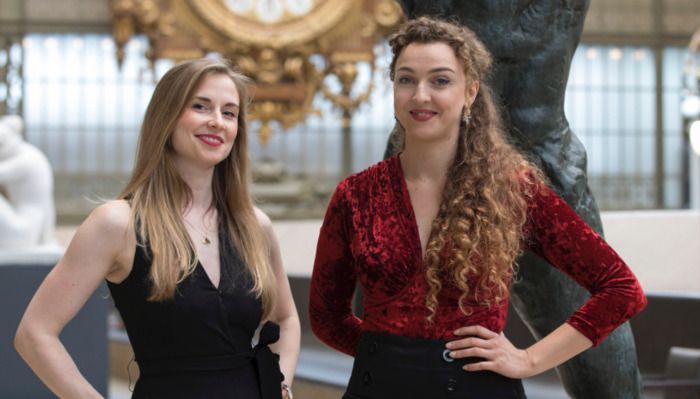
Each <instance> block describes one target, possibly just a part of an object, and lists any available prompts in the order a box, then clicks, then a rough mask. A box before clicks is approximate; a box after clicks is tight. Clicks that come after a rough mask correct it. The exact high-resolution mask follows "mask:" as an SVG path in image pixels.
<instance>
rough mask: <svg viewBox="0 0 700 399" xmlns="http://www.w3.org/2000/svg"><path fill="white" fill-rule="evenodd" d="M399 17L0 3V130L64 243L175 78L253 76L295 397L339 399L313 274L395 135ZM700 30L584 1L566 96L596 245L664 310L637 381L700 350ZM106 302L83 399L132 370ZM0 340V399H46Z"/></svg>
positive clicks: (671, 1) (676, 4) (672, 0)
mask: <svg viewBox="0 0 700 399" xmlns="http://www.w3.org/2000/svg"><path fill="white" fill-rule="evenodd" d="M402 18H403V16H402V15H401V10H400V7H398V5H397V4H395V3H394V2H393V1H391V0H386V1H381V0H377V1H369V0H366V1H363V0H352V1H350V0H340V1H330V0H326V1H323V0H316V1H313V0H306V1H290V0H286V1H285V0H278V1H274V0H267V1H262V0H261V1H253V0H246V1H235V0H229V1H223V0H212V1H186V0H173V1H165V0H160V1H156V0H153V1H148V0H113V1H109V0H53V1H42V0H25V1H21V0H0V116H3V115H19V116H21V117H22V118H23V120H24V124H25V128H24V132H23V137H24V140H26V142H28V143H30V144H31V145H33V146H35V147H36V148H38V149H39V150H40V151H41V152H42V153H43V154H44V155H45V156H46V157H47V158H48V160H49V163H50V166H51V168H52V170H53V178H54V187H53V198H54V204H55V209H56V220H57V228H56V237H57V240H58V242H59V243H60V244H61V245H63V246H65V245H67V243H68V242H69V241H70V238H71V237H72V234H73V233H74V231H75V228H76V226H77V225H78V224H79V223H80V222H81V221H82V219H84V218H85V216H86V215H87V214H88V213H89V212H90V211H91V210H92V209H93V208H94V207H95V206H96V205H97V204H98V203H99V202H100V201H103V200H105V199H110V198H113V197H114V196H115V195H116V194H117V193H118V192H119V190H120V189H121V187H122V186H123V185H124V184H125V182H126V180H127V179H128V176H129V173H130V171H131V168H132V164H133V160H134V155H135V148H136V142H137V137H138V133H139V126H140V122H141V119H142V117H143V113H144V111H145V107H146V105H147V103H148V101H149V99H150V96H151V93H152V91H153V88H154V86H155V83H156V82H157V80H158V78H159V77H160V76H161V75H162V74H163V73H164V72H165V71H166V70H167V69H168V68H169V67H171V66H172V65H174V63H176V62H177V61H180V60H183V59H188V58H195V57H200V56H212V57H217V56H221V57H226V58H229V59H231V60H232V61H233V62H234V63H235V64H236V65H237V66H238V68H239V69H240V70H242V71H243V72H244V73H246V74H248V75H250V76H252V77H254V79H255V80H256V82H257V87H258V88H257V90H256V95H255V103H254V104H253V109H252V114H251V117H252V119H253V120H252V122H251V129H250V131H251V133H252V140H251V141H250V145H251V148H250V150H251V158H252V161H253V167H254V171H253V174H254V178H255V184H254V187H253V192H254V194H255V196H256V200H257V202H258V204H259V206H260V207H261V208H263V210H265V211H266V212H267V213H268V214H269V215H270V216H271V217H272V218H273V219H274V222H275V228H276V231H277V234H278V236H279V239H280V243H281V245H282V253H283V257H284V259H285V266H286V267H287V269H288V272H289V275H290V280H291V282H292V286H293V289H294V294H295V298H296V301H297V306H298V308H299V313H300V315H301V316H302V319H303V320H302V323H303V326H302V327H303V334H304V339H303V344H304V347H303V350H302V358H301V362H300V366H299V375H298V377H297V378H298V382H297V386H298V387H295V388H296V389H295V390H296V391H297V392H295V393H296V394H297V397H300V398H304V397H311V398H325V397H329V398H333V397H337V398H339V397H340V392H341V390H342V386H343V385H344V384H345V382H346V381H347V376H348V373H349V367H350V366H349V364H350V358H347V357H345V356H343V355H339V354H336V353H333V352H331V351H330V350H327V349H325V348H324V347H323V346H322V345H320V344H319V343H318V342H316V341H315V339H314V338H313V337H312V336H311V333H310V331H309V330H308V321H306V319H305V315H306V303H307V299H306V296H307V291H306V290H307V289H308V277H309V274H310V272H311V267H312V263H313V255H314V250H315V243H316V237H317V234H318V228H319V226H320V219H321V218H322V216H323V213H324V211H325V206H326V203H327V201H328V199H329V197H330V194H331V193H332V191H333V189H334V188H335V185H336V184H337V182H338V181H340V180H341V179H342V178H344V177H345V176H347V175H348V174H350V173H352V172H355V171H359V170H362V169H364V168H365V167H367V166H369V165H371V164H373V163H375V162H377V161H379V160H381V158H382V155H383V153H384V149H385V145H386V141H387V138H388V135H389V132H390V131H391V128H392V127H393V123H394V118H393V106H392V100H391V85H390V81H389V79H388V70H387V68H388V64H389V60H390V58H389V57H390V54H389V53H390V52H389V50H388V47H387V44H386V41H385V38H386V36H387V34H388V33H389V32H391V31H392V29H394V28H395V27H396V25H397V24H398V23H400V21H401V20H402ZM698 28H700V2H698V1H697V0H607V1H595V0H594V1H592V4H591V6H590V9H589V11H588V16H587V19H586V24H585V28H584V33H583V37H582V41H581V44H580V45H579V47H578V50H577V52H576V54H575V56H574V58H573V63H572V66H571V72H570V78H569V83H568V88H567V96H566V104H565V107H566V114H567V117H568V119H569V122H570V124H571V126H572V129H573V131H574V132H575V133H576V134H577V136H578V138H579V139H580V140H581V141H582V142H583V143H584V145H585V147H586V149H587V151H588V177H589V185H590V186H591V188H592V190H593V193H594V195H595V197H596V199H597V201H598V204H599V206H600V208H601V209H602V211H603V213H602V217H603V224H604V227H605V231H606V238H607V239H608V241H610V242H611V244H612V245H613V246H614V247H615V248H616V249H617V250H618V252H620V253H621V255H622V256H623V257H624V258H625V259H626V260H627V261H628V262H629V264H630V266H631V267H632V269H633V271H634V272H635V273H636V274H637V276H638V277H639V278H640V280H641V281H642V284H643V286H644V287H645V290H646V291H647V292H649V293H650V295H651V296H650V298H653V300H654V301H655V302H652V303H650V307H649V309H648V310H647V312H646V313H645V316H644V317H646V318H643V320H640V321H639V322H638V323H637V324H638V325H635V323H633V329H634V331H635V336H636V337H637V346H638V348H637V350H638V355H639V358H640V368H641V369H642V372H643V373H644V374H645V375H646V374H659V373H665V372H667V371H668V370H667V369H668V356H667V355H668V353H669V350H670V348H671V347H673V346H683V347H688V346H689V347H695V348H698V347H700V342H699V341H700V325H699V324H700V322H698V318H697V317H696V316H690V315H689V314H688V313H687V312H691V313H690V314H693V315H698V314H700V216H699V213H698V208H699V206H700V194H699V193H700V173H699V171H700V163H699V162H698V155H697V154H696V153H695V152H693V149H692V145H691V136H692V135H691V131H692V132H693V134H697V135H699V136H700V122H697V123H695V125H694V124H693V123H694V122H696V121H697V120H698V119H700V98H699V97H698V96H699V91H698V80H699V79H700V55H698V46H700V33H695V32H696V30H697V29H698ZM694 33H695V35H696V36H695V39H694V42H693V44H691V38H692V37H693V34H694ZM693 137H694V136H693ZM697 140H698V143H700V138H698V139H697ZM698 147H699V148H698V149H697V151H699V152H700V144H699V145H698ZM0 193H2V183H0ZM2 251H3V249H2V248H0V253H1V252H2ZM20 263H22V262H20ZM2 272H3V269H0V273H2ZM39 277H40V276H38V275H37V277H36V278H35V279H34V280H32V282H31V283H29V286H28V287H29V288H20V286H21V285H18V284H17V283H16V281H15V280H8V279H4V280H6V284H8V286H7V289H6V290H3V291H2V296H3V298H5V297H8V298H23V299H17V301H16V305H13V306H14V308H12V309H4V310H3V312H8V313H5V314H0V317H2V320H0V324H5V325H6V327H4V330H2V332H3V334H12V332H13V331H14V329H15V328H16V323H17V321H18V320H19V316H20V315H21V312H22V311H23V309H21V308H22V307H23V306H26V300H28V298H29V296H31V293H32V292H33V289H35V288H36V284H38V282H39V281H40V278H39ZM0 279H2V278H0ZM37 279H38V280H37ZM32 284H34V288H31V285H32ZM20 291H21V292H20ZM97 295H98V297H99V298H98V299H97V301H98V305H96V306H97V308H96V310H95V315H93V316H90V317H87V319H86V320H87V321H86V323H90V322H92V321H90V320H93V321H94V320H97V321H96V323H97V325H98V327H99V326H101V324H100V323H102V321H101V320H104V321H105V322H104V327H99V328H103V330H102V329H97V330H90V331H87V332H86V331H85V330H82V332H81V331H77V332H76V334H78V338H77V342H81V338H80V336H81V334H83V335H85V334H87V335H92V334H97V335H100V334H102V331H104V334H102V335H104V337H103V341H100V342H97V343H96V344H95V345H97V347H98V348H104V350H103V351H102V352H99V351H98V353H99V356H98V359H97V361H96V363H95V364H94V365H91V366H86V367H94V368H96V369H100V368H102V369H103V370H104V372H102V371H100V372H97V373H96V377H95V378H96V379H97V381H96V382H94V383H95V384H96V386H101V388H100V389H102V390H103V392H104V393H105V394H109V395H110V396H111V397H113V398H121V397H129V395H130V394H129V387H130V381H131V385H132V386H133V380H134V378H135V376H136V375H137V373H138V371H137V366H136V365H135V364H134V363H133V362H132V361H131V356H132V355H131V352H130V348H129V345H128V339H127V338H126V336H125V333H124V331H123V329H122V327H121V324H120V321H119V318H118V315H116V314H114V312H112V310H111V305H110V304H109V299H108V298H107V294H106V290H102V292H100V293H98V294H97ZM25 297H26V298H25ZM100 302H101V303H102V304H99V303H100ZM22 304H23V305H22ZM104 314H107V315H108V316H104ZM683 315H685V316H683ZM107 319H109V322H108V323H107V321H106V320H107ZM76 321H78V320H77V319H76ZM668 323H672V324H670V325H669V324H668ZM661 326H665V327H666V329H665V330H663V331H662V329H661ZM669 327H671V328H669ZM513 328H514V329H515V330H513V331H515V332H514V334H520V333H522V334H525V335H527V331H526V330H524V329H522V328H520V329H518V328H517V327H513ZM669 329H670V330H673V332H669V331H668V330H669ZM78 330H80V329H78ZM96 331H97V332H96ZM1 338H2V341H0V345H2V351H3V352H0V353H1V354H2V355H0V374H5V375H6V377H7V379H5V380H2V381H3V384H6V385H5V386H2V385H0V397H3V398H4V397H38V396H22V394H18V393H16V392H18V391H16V390H12V389H11V388H10V387H9V385H16V384H20V385H21V384H24V382H22V383H20V382H19V381H20V380H18V379H14V378H11V377H9V376H11V375H13V373H15V374H17V375H19V374H21V373H24V372H26V371H28V369H27V370H23V369H21V367H22V365H21V363H19V362H18V361H17V362H15V360H17V359H15V358H16V354H14V351H12V350H11V348H9V347H8V345H10V344H9V343H10V340H11V338H7V337H4V336H3V337H1ZM523 339H526V338H523ZM640 341H642V342H643V343H641V344H640ZM644 351H646V352H644ZM12 356H14V358H11V357H12ZM24 367H25V368H26V366H24ZM98 371H99V370H98ZM695 373H696V374H695V377H693V376H692V375H689V376H687V377H688V378H690V380H692V378H696V380H697V378H700V368H698V369H696V371H695ZM27 378H30V377H27ZM22 381H24V380H22ZM26 381H29V382H26V384H40V383H39V382H38V380H35V381H33V382H32V380H30V379H27V380H26ZM691 382H692V381H691ZM7 384H9V385H7ZM527 384H530V388H528V389H529V392H530V395H529V396H530V397H533V398H535V399H536V398H549V397H552V398H555V397H565V395H564V394H563V391H562V390H561V387H560V386H559V385H558V384H557V381H556V377H555V376H554V377H552V376H550V377H547V378H541V379H539V380H534V381H532V382H527ZM527 384H526V387H527ZM690 386H691V389H693V388H692V387H693V385H692V384H691V385H690ZM697 386H698V387H700V384H698V385H697ZM3 392H5V393H6V394H3ZM25 392H26V390H25ZM694 392H696V394H695V396H694V397H698V395H697V392H700V388H695V391H694ZM8 395H9V396H8ZM15 395H19V396H15ZM37 395H39V394H37ZM562 395H564V396H562ZM649 395H650V396H652V397H653V395H657V397H663V395H669V393H668V392H665V391H664V390H654V391H653V392H652V391H649Z"/></svg>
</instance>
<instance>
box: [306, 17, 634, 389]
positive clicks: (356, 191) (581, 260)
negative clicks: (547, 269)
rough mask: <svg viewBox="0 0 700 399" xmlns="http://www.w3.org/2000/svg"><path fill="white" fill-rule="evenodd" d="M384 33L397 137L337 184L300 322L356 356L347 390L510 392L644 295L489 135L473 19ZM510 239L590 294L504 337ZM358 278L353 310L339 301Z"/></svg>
mask: <svg viewBox="0 0 700 399" xmlns="http://www.w3.org/2000/svg"><path fill="white" fill-rule="evenodd" d="M390 45H391V47H392V50H393V55H394V58H393V60H392V63H391V71H390V77H391V79H392V81H393V82H394V110H395V115H396V119H397V125H398V127H397V129H398V133H399V134H398V135H397V137H398V139H399V140H400V141H401V142H400V143H397V145H398V147H399V148H401V149H402V152H401V153H400V154H399V155H396V156H394V157H391V158H389V159H386V160H385V161H383V162H380V163H379V164H376V165H374V166H372V167H370V168H368V169H366V170H365V171H362V172H360V173H358V174H355V175H352V176H350V177H348V178H347V179H345V180H344V181H342V182H341V183H340V184H339V185H338V187H337V189H336V191H335V193H334V195H333V197H332V199H331V202H330V204H329V206H328V209H327V212H326V216H325V219H324V222H323V225H322V228H321V233H320V237H319V241H318V247H317V252H316V260H315V264H314V271H313V276H312V281H311V293H310V305H309V312H310V319H311V327H312V329H313V331H314V333H315V334H316V335H317V336H318V337H319V338H320V339H321V340H322V341H324V342H325V343H327V344H328V345H330V346H332V347H333V348H335V349H337V350H339V351H341V352H344V353H346V354H349V355H351V356H354V357H355V363H354V367H353V372H352V376H351V378H350V383H349V386H348V388H347V392H346V394H345V396H344V398H346V399H352V398H394V397H396V398H427V397H430V398H440V397H443V396H444V397H467V396H468V397H475V398H524V397H525V393H524V391H523V387H522V383H521V380H520V379H521V378H527V377H531V376H534V375H536V374H539V373H541V372H543V371H546V370H548V369H551V368H552V367H555V366H557V365H559V364H561V363H562V362H564V361H566V360H568V359H569V358H571V357H573V356H575V355H577V354H578V353H580V352H582V351H584V350H585V349H587V348H589V347H591V346H595V345H598V344H599V343H600V342H601V341H602V340H603V338H604V337H605V336H606V335H608V334H609V333H610V332H611V331H613V330H614V329H615V328H616V327H617V326H619V325H620V324H622V323H623V322H624V321H626V320H627V319H629V318H630V317H631V316H633V315H634V314H636V313H637V312H639V311H640V310H641V309H642V308H643V307H644V306H645V304H646V299H645V297H644V294H643V292H642V289H641V287H640V285H639V283H638V281H637V279H636V278H635V276H634V275H633V274H632V272H631V271H630V269H629V268H628V267H627V265H626V264H625V263H624V262H623V261H622V260H621V259H620V257H619V256H618V255H617V254H616V253H615V252H614V251H613V250H612V249H611V248H610V247H609V246H608V245H607V244H606V243H605V242H604V241H603V239H602V238H601V237H599V236H598V235H597V234H596V233H595V232H594V231H593V230H592V229H591V228H590V227H589V226H587V225H586V223H585V222H583V221H582V220H581V219H580V218H579V217H578V216H577V215H576V213H574V211H573V210H572V209H570V208H569V206H568V205H566V203H565V202H564V201H563V200H562V199H561V198H559V197H558V196H557V195H556V194H555V193H553V192H552V191H551V190H550V189H549V188H548V187H547V186H546V184H545V183H544V180H543V177H542V174H541V172H540V171H538V170H537V169H536V167H535V166H533V165H532V164H531V163H529V162H528V161H527V160H526V159H524V157H523V156H522V155H521V154H519V153H518V152H517V151H516V150H515V149H514V147H513V146H511V145H510V144H509V143H508V142H507V141H506V139H505V138H504V137H505V135H504V133H503V131H502V127H501V122H500V117H499V115H498V112H497V109H496V107H495V106H494V102H493V100H492V97H491V92H490V90H489V88H488V87H487V85H486V84H484V83H483V82H484V80H485V77H486V75H487V73H488V72H489V68H490V65H491V56H490V54H489V53H488V51H487V50H486V48H485V46H484V45H483V44H482V43H481V42H480V41H479V39H478V38H477V37H476V36H475V34H474V33H473V32H472V31H470V30H469V29H467V28H464V27H460V26H457V25H454V24H451V23H448V22H444V21H440V20H436V19H431V18H426V17H422V18H419V19H417V20H412V21H409V22H407V23H406V24H404V25H403V26H402V27H401V28H400V30H399V31H398V33H396V34H395V35H394V36H393V37H392V38H391V40H390ZM525 249H528V250H531V251H533V252H535V253H536V254H538V255H539V256H542V257H544V258H545V259H547V260H548V261H549V262H550V263H551V264H553V265H555V266H556V267H557V268H558V269H560V270H561V271H562V272H564V273H567V274H568V275H569V276H571V277H572V278H574V279H575V280H576V281H578V282H579V283H580V284H581V285H582V286H584V287H585V288H586V289H588V290H589V291H590V292H591V297H590V299H589V300H588V301H587V302H586V303H585V304H583V306H581V308H580V309H578V311H576V312H575V313H574V314H573V315H572V316H571V317H570V318H569V319H568V320H566V322H564V323H563V324H562V325H561V326H560V327H559V328H557V329H556V330H554V331H552V332H551V333H550V334H549V335H547V336H546V337H544V338H542V339H541V340H539V341H538V342H536V343H535V344H534V345H532V346H531V347H529V348H526V349H519V348H516V347H514V346H513V345H512V344H511V343H510V341H508V339H507V338H506V337H505V336H504V335H503V334H502V331H503V327H504V324H505V319H506V313H507V309H508V299H509V297H508V292H509V285H510V283H511V282H512V280H513V279H514V278H515V277H516V276H517V268H516V266H515V261H516V258H517V257H518V255H519V254H521V253H522V252H523V251H524V250H525ZM357 280H359V282H360V284H361V287H362V291H363V303H362V304H363V309H364V315H363V318H362V319H360V318H358V317H356V316H355V315H354V314H353V313H352V310H351V306H350V303H351V299H352V295H353V292H354V289H355V282H356V281H357ZM552 300H556V298H552Z"/></svg>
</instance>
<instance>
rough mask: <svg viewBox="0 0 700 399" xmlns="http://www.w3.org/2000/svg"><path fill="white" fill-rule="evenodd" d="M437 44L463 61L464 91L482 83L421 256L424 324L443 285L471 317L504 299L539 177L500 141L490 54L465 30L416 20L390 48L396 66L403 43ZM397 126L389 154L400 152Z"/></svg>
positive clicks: (401, 133) (401, 134) (435, 306)
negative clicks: (475, 308)
mask: <svg viewBox="0 0 700 399" xmlns="http://www.w3.org/2000/svg"><path fill="white" fill-rule="evenodd" d="M413 42H417V43H434V42H441V43H446V44H447V45H449V46H450V47H451V48H452V49H453V50H454V53H455V55H456V56H457V59H458V60H459V61H460V62H461V64H462V66H463V69H464V74H465V77H466V81H467V85H470V84H471V83H472V82H474V81H478V82H480V86H479V92H478V94H477V96H476V99H475V100H474V103H473V104H472V106H471V109H470V115H471V117H470V121H469V122H468V123H465V122H462V123H461V124H460V133H459V139H458V144H457V152H456V155H455V159H454V161H453V163H452V165H451V166H450V169H449V172H448V177H447V183H446V185H445V189H444V192H443V197H442V200H441V204H440V209H439V211H438V216H437V218H436V219H435V220H434V221H433V224H432V231H431V235H430V238H429V240H428V244H427V246H426V252H425V259H424V261H425V264H426V270H425V278H426V282H427V284H428V293H427V295H426V299H425V302H426V307H427V308H428V311H429V315H428V320H433V318H434V316H435V314H436V312H437V309H438V294H439V292H440V290H441V289H442V288H443V285H445V284H450V285H452V286H456V287H457V288H458V289H459V290H460V292H461V295H460V298H459V307H460V309H461V311H462V312H463V313H464V314H469V313H470V312H471V311H470V308H469V306H468V304H467V303H468V302H469V303H471V304H472V305H473V304H475V303H476V304H478V305H486V306H488V305H491V304H495V303H499V302H501V301H502V300H503V299H504V298H506V297H507V296H508V288H509V283H510V281H511V279H512V276H513V273H514V267H515V266H514V263H515V259H516V257H517V256H518V255H519V254H520V253H521V251H522V249H521V247H522V240H523V226H524V224H525V220H526V216H527V202H528V197H529V196H531V195H532V194H533V190H534V188H535V187H536V183H537V182H538V181H541V180H540V179H541V172H539V171H538V170H537V169H536V168H535V167H534V166H533V165H531V164H530V163H529V162H527V161H526V160H525V158H524V157H523V156H522V155H521V154H520V153H519V152H518V151H517V150H516V149H515V148H514V147H512V146H511V145H510V144H509V143H508V142H507V141H506V139H505V138H504V137H505V135H504V132H503V128H502V124H501V120H500V116H499V113H498V110H497V108H496V106H495V105H494V101H493V98H492V94H491V90H490V88H489V87H488V85H487V84H485V83H484V80H485V78H486V77H487V74H488V72H489V69H490V66H491V55H490V54H489V52H488V50H487V49H486V47H485V46H484V44H483V43H482V42H481V41H480V40H479V39H478V38H477V36H476V34H474V32H472V31H471V30H469V29H467V28H465V27H462V26H458V25H455V24H452V23H449V22H445V21H441V20H437V19H433V18H428V17H421V18H418V19H416V20H411V21H408V22H407V23H405V24H404V25H403V26H402V27H401V28H400V29H399V31H398V32H397V33H396V34H394V35H393V36H392V37H391V39H390V41H389V43H390V45H391V48H392V51H393V56H394V58H393V60H392V63H391V72H390V73H391V79H392V81H393V79H394V69H395V65H396V60H397V58H398V57H399V55H400V54H401V51H402V50H403V49H404V48H405V47H406V46H408V45H409V44H411V43H413ZM404 135H405V132H404V131H403V128H402V127H401V126H400V125H399V126H398V127H397V134H396V135H395V138H396V140H397V141H398V142H397V143H394V145H395V148H403V145H404V143H403V142H404V140H403V137H404Z"/></svg>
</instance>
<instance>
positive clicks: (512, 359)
mask: <svg viewBox="0 0 700 399" xmlns="http://www.w3.org/2000/svg"><path fill="white" fill-rule="evenodd" d="M455 335H458V336H466V338H460V339H456V340H454V341H450V342H448V343H447V345H446V347H447V349H449V350H450V356H451V357H453V358H455V359H460V358H465V357H480V358H483V359H484V360H482V361H480V362H476V363H471V364H467V365H465V366H464V367H462V368H463V369H464V370H466V371H479V370H490V371H493V372H496V373H498V374H501V375H504V376H506V377H509V378H527V377H531V376H533V375H535V374H536V373H535V368H534V364H533V362H532V359H530V356H529V354H528V352H527V350H524V349H518V348H516V347H515V346H513V344H512V343H511V342H510V341H509V340H508V338H506V337H505V335H503V333H501V334H498V333H495V332H493V331H491V330H489V329H487V328H484V327H482V326H469V327H462V328H459V329H457V330H456V331H455Z"/></svg>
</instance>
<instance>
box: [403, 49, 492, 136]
mask: <svg viewBox="0 0 700 399" xmlns="http://www.w3.org/2000/svg"><path fill="white" fill-rule="evenodd" d="M395 68H396V70H395V71H394V112H395V114H396V118H397V119H398V120H399V122H400V123H401V125H402V126H403V128H404V130H405V131H406V141H407V143H408V142H410V141H419V142H434V141H442V140H456V138H457V135H458V134H459V123H460V121H461V119H462V110H463V108H464V107H465V106H466V107H467V108H468V107H469V106H471V104H472V102H473V101H474V98H475V97H476V92H477V91H478V87H479V86H478V83H477V82H472V84H469V85H468V84H467V81H466V77H465V74H464V71H463V68H462V63H461V62H460V61H459V60H458V59H457V57H456V56H455V53H454V51H453V50H452V48H451V47H450V46H449V45H447V44H445V43H442V42H433V43H415V42H414V43H411V44H409V45H408V46H406V47H405V48H404V49H403V51H401V53H400V54H399V57H398V58H397V60H396V66H395Z"/></svg>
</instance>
